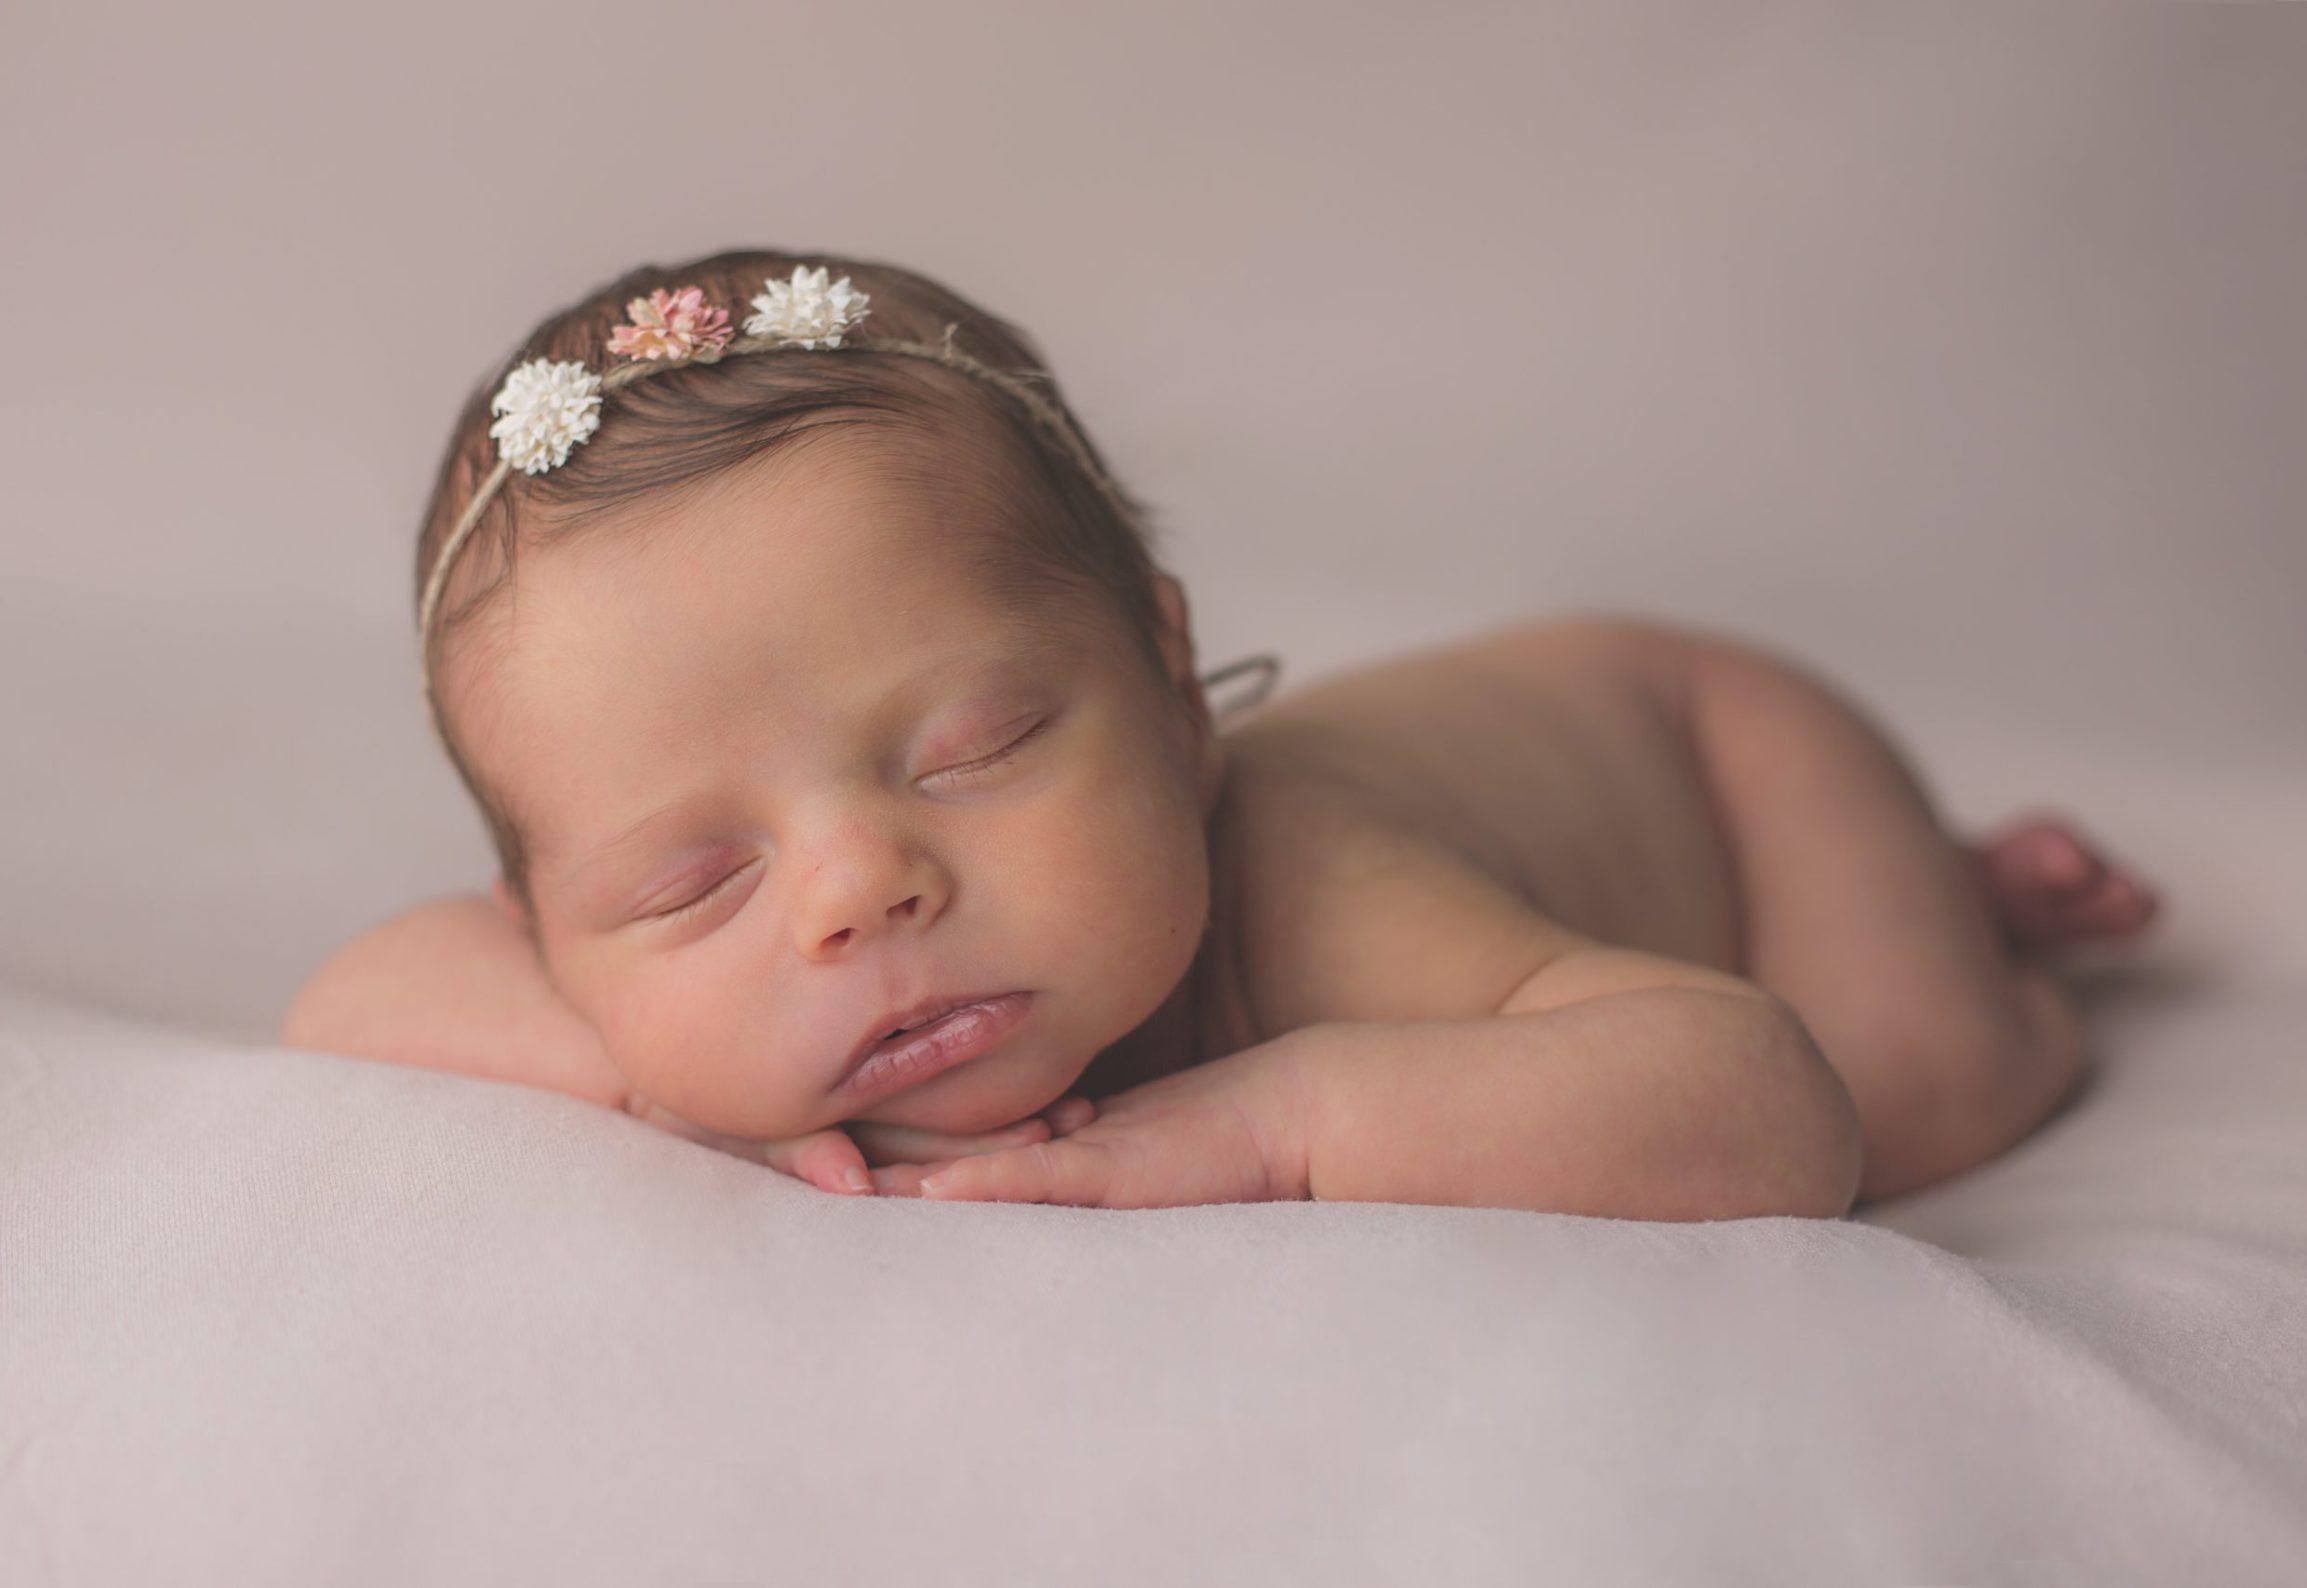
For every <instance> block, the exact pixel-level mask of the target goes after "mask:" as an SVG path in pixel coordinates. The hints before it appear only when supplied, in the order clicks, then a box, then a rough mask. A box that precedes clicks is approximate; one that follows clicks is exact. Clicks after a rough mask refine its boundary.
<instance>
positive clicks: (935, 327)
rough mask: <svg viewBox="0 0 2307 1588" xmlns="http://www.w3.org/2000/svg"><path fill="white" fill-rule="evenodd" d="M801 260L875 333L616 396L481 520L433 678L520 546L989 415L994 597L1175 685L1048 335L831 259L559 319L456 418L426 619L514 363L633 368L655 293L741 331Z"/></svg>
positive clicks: (429, 660)
mask: <svg viewBox="0 0 2307 1588" xmlns="http://www.w3.org/2000/svg"><path fill="white" fill-rule="evenodd" d="M802 264H806V265H809V266H811V267H819V266H821V267H823V268H825V269H826V270H827V271H828V273H829V275H830V276H831V277H832V278H833V279H835V280H838V279H839V278H841V277H842V276H847V277H849V278H850V281H851V284H852V285H853V286H854V287H855V288H856V289H857V290H858V291H860V292H863V293H865V294H867V295H868V297H869V299H870V312H869V318H868V319H867V320H866V322H865V323H864V325H863V326H861V327H859V328H858V329H857V330H854V331H852V332H850V333H849V334H848V335H846V336H845V337H844V338H843V344H842V346H841V348H840V349H838V350H829V349H822V348H820V349H794V350H785V349H779V350H776V351H775V352H773V353H770V354H762V355H749V356H744V357H735V358H728V359H724V360H721V361H718V362H713V363H704V362H699V363H694V364H684V365H680V366H678V367H674V368H667V369H663V370H661V371H653V372H651V374H650V375H649V376H648V377H647V378H645V379H641V380H636V381H633V382H631V383H630V384H627V385H624V386H622V387H619V388H617V389H616V390H614V391H613V392H608V393H604V395H603V398H602V405H601V422H600V427H599V429H598V431H597V432H596V433H595V434H594V435H593V436H592V437H591V439H590V440H588V441H586V442H585V443H583V444H582V445H580V446H578V447H576V448H575V449H574V450H573V451H571V452H570V454H569V456H568V459H567V461H566V462H565V463H563V464H561V465H560V466H558V467H556V468H553V469H551V470H549V471H547V472H545V473H543V474H540V475H534V476H530V475H524V474H520V473H518V472H516V473H514V474H512V475H510V476H508V477H507V478H506V480H505V482H504V485H503V486H502V487H501V488H500V489H499V490H498V491H497V492H496V494H495V495H494V496H493V497H492V498H491V499H490V501H489V502H488V504H487V506H486V507H485V508H484V509H483V511H482V513H481V516H480V518H479V520H478V521H477V522H476V523H475V524H474V526H473V528H472V531H471V533H470V535H469V537H468V538H467V540H466V542H465V544H464V545H463V546H462V547H461V548H459V549H458V551H457V553H456V559H455V563H454V565H453V566H452V567H451V568H450V570H449V571H448V574H447V576H446V583H445V584H444V586H443V588H442V591H441V593H440V596H439V617H438V620H437V621H436V622H435V623H434V625H433V628H434V630H435V631H436V632H434V633H432V634H420V635H419V636H418V643H419V644H420V645H421V646H424V647H426V648H427V650H426V655H425V657H424V658H423V660H424V663H425V665H426V666H427V667H428V670H429V669H432V668H434V667H436V666H437V665H440V664H445V663H446V662H447V661H448V660H449V659H450V657H451V656H452V655H453V654H456V651H457V648H455V647H452V645H451V643H450V640H451V637H452V635H455V634H456V633H458V632H459V631H460V630H466V629H469V628H470V627H471V626H472V625H473V623H474V620H475V619H477V618H478V617H480V616H481V615H482V614H483V613H484V612H485V611H486V610H487V609H488V608H489V606H490V605H491V598H492V597H493V596H494V595H495V594H496V593H497V592H498V591H499V590H500V589H502V588H503V587H504V586H505V585H506V584H507V583H508V582H509V581H510V580H511V578H512V574H513V569H514V558H515V552H516V550H517V548H518V546H519V545H520V544H521V543H522V542H523V541H524V540H525V541H527V542H528V543H529V544H532V545H536V544H545V543H548V542H557V541H559V540H561V539H564V538H566V537H567V536H569V535H571V534H574V533H576V532H579V531H581V530H582V529H584V528H585V527H586V526H588V525H590V524H592V523H594V522H596V521H597V520H599V519H600V518H601V517H603V516H605V515H606V514H607V513H609V512H610V511H611V510H613V509H615V508H617V507H620V506H624V505H627V504H630V503H633V502H635V501H639V500H642V499H645V498H649V497H652V496H656V495H659V494H660V493H667V492H672V491H675V490H677V489H679V488H682V487H685V486H690V485H693V484H696V483H698V482H701V481H703V480H705V479H706V478H708V477H710V476H713V475H716V474H719V473H721V472H722V471H724V470H727V469H730V468H734V467H735V466H737V465H738V464H741V463H743V462H745V461H747V460H748V459H751V458H754V457H758V456H762V455H765V454H767V453H769V452H771V451H774V450H776V449H779V448H781V447H784V446H787V445H790V444H792V443H793V442H795V441H796V440H798V439H800V438H802V437H804V436H805V435H806V434H807V433H808V432H810V431H812V430H816V429H820V428H823V427H825V426H828V425H853V424H864V425H874V424H880V425H889V424H900V425H904V424H911V425H915V426H919V427H922V428H926V429H930V430H935V431H950V430H953V429H954V428H955V427H956V424H957V421H959V422H961V423H962V424H963V425H966V424H967V420H968V418H969V417H970V414H969V412H968V410H974V412H975V414H976V415H979V416H983V417H984V418H989V419H991V420H992V421H993V430H994V433H995V434H996V435H998V436H999V437H1001V438H1002V443H1003V445H1002V451H1003V452H1004V453H1006V456H1004V457H1001V458H996V459H989V460H988V461H989V462H990V463H992V464H993V465H994V466H995V468H994V477H995V478H997V479H999V480H1001V481H1002V482H1003V484H1004V486H1005V487H1007V488H1008V489H1009V490H1010V491H1011V492H1012V493H1013V494H1014V495H1015V497H1016V500H1014V501H1010V502H1005V503H1001V504H998V506H999V508H1000V509H1001V510H1000V511H998V512H995V513H991V514H984V515H979V516H982V517H985V518H986V519H987V520H988V522H989V523H990V524H992V525H994V526H997V527H996V528H995V529H994V531H993V532H992V533H988V534H985V535H982V536H980V537H979V538H978V539H977V540H976V541H974V542H973V543H972V544H971V546H970V547H969V550H970V551H971V552H972V553H974V557H975V561H974V564H973V569H974V572H975V574H976V575H977V577H978V578H979V579H980V580H981V582H982V586H983V588H984V589H985V590H986V591H987V592H988V593H989V595H990V596H991V597H992V598H993V599H994V600H996V601H997V602H999V603H1000V604H1002V605H1004V606H1006V607H1009V608H1010V609H1011V610H1013V611H1015V612H1016V613H1017V614H1018V615H1019V618H1020V620H1021V621H1023V622H1027V623H1029V624H1032V625H1034V626H1036V627H1038V628H1040V629H1042V630H1044V631H1050V630H1060V629H1074V630H1079V629H1080V628H1082V627H1084V626H1085V625H1089V624H1097V625H1100V626H1108V625H1112V624H1115V623H1118V624H1119V625H1120V626H1121V629H1122V630H1123V632H1124V633H1125V634H1126V635H1127V636H1128V637H1129V639H1130V640H1131V641H1132V642H1133V643H1134V644H1135V645H1136V647H1137V649H1138V651H1139V653H1140V655H1141V656H1142V657H1143V658H1144V659H1145V660H1146V662H1147V663H1148V665H1150V666H1151V667H1152V668H1153V669H1154V670H1155V671H1156V672H1157V673H1158V672H1160V671H1161V669H1162V659H1161V653H1160V649H1159V643H1158V640H1157V638H1156V635H1157V634H1158V631H1159V627H1160V608H1159V606H1158V604H1157V600H1156V596H1155V587H1154V571H1155V563H1154V559H1153V555H1152V549H1151V548H1152V543H1153V541H1154V540H1155V538H1156V535H1157V531H1156V530H1155V529H1154V528H1153V527H1152V525H1151V522H1150V514H1149V513H1148V511H1147V509H1146V508H1145V506H1144V504H1143V503H1141V502H1140V501H1139V500H1138V499H1137V498H1135V497H1134V496H1132V495H1130V494H1129V493H1128V492H1127V491H1125V490H1124V489H1123V488H1122V487H1121V485H1120V484H1119V482H1117V481H1116V480H1115V479H1114V478H1113V475H1112V473H1111V471H1110V470H1107V469H1106V467H1105V461H1104V459H1103V457H1102V456H1101V455H1099V453H1098V452H1097V450H1096V448H1095V446H1094V444H1093V443H1092V442H1091V441H1090V439H1089V435H1088V433H1087V431H1085V430H1084V429H1083V428H1082V427H1081V425H1080V424H1079V422H1078V421H1076V420H1075V418H1074V416H1073V412H1072V410H1071V409H1070V408H1069V407H1067V406H1066V403H1065V399H1064V397H1063V396H1062V395H1061V394H1060V393H1059V391H1058V389H1057V382H1056V379H1055V377H1054V376H1053V375H1051V373H1050V372H1049V369H1048V367H1047V365H1046V364H1045V363H1044V362H1043V361H1042V358H1041V356H1040V353H1039V351H1038V349H1037V348H1036V347H1035V345H1034V343H1033V341H1032V339H1031V338H1030V337H1028V336H1027V335H1026V333H1025V332H1024V331H1022V330H1020V329H1019V328H1017V327H1016V326H1014V325H1011V324H1009V323H1008V322H1007V321H1004V320H1001V319H998V318H996V317H995V316H993V315H991V314H988V313H987V312H986V311H985V310H983V309H980V308H978V307H977V306H976V305H975V304H972V303H970V302H969V301H968V300H967V299H965V298H963V297H961V296H960V295H959V294H957V293H955V292H953V291H951V290H950V289H948V288H946V287H943V286H941V285H939V284H938V283H936V282H934V281H931V280H929V279H928V278H927V277H925V276H921V275H918V274H916V273H914V272H912V271H909V270H904V269H901V268H899V267H897V266H894V265H888V264H877V263H872V262H870V261H865V260H856V259H844V258H840V257H838V256H835V255H829V254H815V253H813V254H808V255H798V254H788V253H780V252H774V251H766V250H738V251H731V252H726V253H720V254H714V255H712V256H710V257H707V258H703V259H698V260H694V261H691V262H689V263H686V264H676V265H643V266H641V267H639V268H638V269H635V270H631V271H628V272H626V273H625V274H624V275H622V276H619V277H618V278H617V279H616V280H614V281H611V282H609V283H607V284H606V285H604V286H602V287H600V288H598V289H597V290H595V291H593V292H590V293H588V294H586V295H585V296H584V297H583V298H581V299H579V300H578V301H577V302H575V303H573V304H570V305H569V306H567V307H566V308H563V309H561V310H559V311H558V312H556V313H554V314H552V315H549V316H547V317H546V319H545V320H544V321H543V322H542V323H540V324H539V325H538V326H537V327H536V328H535V329H534V330H533V331H531V332H530V333H529V335H528V336H527V338H526V339H525V340H523V342H522V343H521V345H520V347H519V349H518V350H517V351H515V352H514V353H513V354H512V355H511V356H510V357H509V358H507V359H506V360H505V361H504V362H503V363H502V364H501V365H500V366H499V367H498V369H497V371H496V373H494V374H493V375H491V376H490V377H489V378H488V379H487V380H486V381H485V382H484V383H483V384H482V385H480V386H478V387H476V388H475V389H474V391H473V393H472V395H471V396H470V397H469V398H468V399H467V400H466V402H465V405H464V409H463V411H462V412H461V413H460V414H459V415H458V416H457V421H456V427H455V429H454V430H453V431H452V432H451V434H450V437H449V445H448V450H447V453H446V455H445V456H444V457H443V459H442V461H441V465H440V470H439V473H438V476H437V478H436V480H435V483H434V486H433V492H432V498H431V500H430V501H429V502H428V503H427V504H426V507H425V514H424V522H423V528H422V530H421V532H420V533H419V535H418V537H417V557H416V588H417V591H418V594H419V601H420V604H421V600H422V592H423V590H424V587H425V584H426V581H427V579H428V578H429V577H430V576H431V574H432V572H433V564H434V563H435V561H436V560H437V559H438V557H439V554H440V549H441V547H442V545H443V544H444V542H446V541H447V540H448V538H449V536H450V533H451V531H452V530H453V528H454V526H455V525H456V523H457V521H458V519H459V518H460V517H462V516H463V514H464V512H465V510H466V508H467V507H468V506H469V504H470V503H471V501H472V498H473V495H474V493H475V492H476V491H477V490H478V489H479V488H480V487H481V484H482V482H483V481H484V480H485V479H486V477H487V476H488V474H489V472H490V471H491V470H492V469H493V468H495V467H496V464H497V452H496V443H495V441H494V440H493V439H492V438H491V436H490V434H489V426H490V424H491V422H492V415H491V411H490V406H489V405H490V401H491V399H492V398H493V397H494V396H495V395H496V392H497V389H498V387H499V386H500V385H501V384H502V382H503V380H504V377H505V375H506V374H507V373H508V372H509V371H510V370H511V369H512V368H513V367H515V366H516V365H519V364H523V363H527V362H528V361H530V360H531V359H537V358H549V359H555V360H562V359H574V360H576V361H578V362H580V363H582V364H583V365H584V366H585V367H586V368H587V369H590V370H593V371H596V372H599V371H604V370H607V369H609V368H610V367H611V366H612V365H617V364H623V363H626V362H628V360H626V359H625V358H624V357H623V356H622V355H613V354H611V353H610V352H609V350H608V349H609V338H610V333H611V331H612V330H613V329H614V328H615V327H616V326H617V325H619V324H620V323H622V322H623V321H624V319H625V318H626V314H627V306H628V304H629V302H630V300H632V299H634V298H639V297H646V296H648V294H649V293H650V291H651V290H652V289H654V288H658V287H664V288H667V289H670V290H677V289H679V288H682V287H701V288H703V289H704V296H705V301H706V303H708V304H709V305H715V306H718V307H721V308H724V309H727V310H728V311H729V317H730V323H731V325H732V327H733V328H734V327H736V326H740V325H741V324H742V323H743V321H744V319H745V318H746V313H747V311H746V308H745V305H746V303H747V300H748V299H750V298H751V297H752V296H753V295H754V294H756V293H758V292H760V291H761V290H762V288H763V286H764V284H765V283H766V282H767V281H768V280H769V279H770V278H772V277H775V278H779V279H782V278H785V277H788V276H790V275H791V273H792V271H793V269H794V267H795V266H796V265H802ZM876 341H903V342H910V343H913V344H917V345H918V344H925V343H926V344H940V345H942V346H944V347H946V348H950V349H952V350H953V351H956V352H959V353H961V354H963V355H965V356H966V358H968V359H973V360H975V361H977V362H978V363H979V364H981V365H984V366H989V367H990V368H991V369H992V370H993V371H995V372H998V375H999V376H1006V377H1009V378H1010V379H1013V380H1017V381H1024V382H1028V383H1030V384H1031V385H1032V386H1035V387H1038V388H1039V390H1038V392H1037V393H1036V394H1035V395H1037V396H1038V397H1039V398H1040V399H1041V402H1040V403H1039V404H1033V405H1031V406H1032V407H1039V408H1041V409H1042V415H1041V416H1039V417H1037V416H1036V415H1035V414H1034V413H1033V412H1031V411H1029V405H1028V403H1027V402H1024V401H1021V400H1019V399H1018V398H1016V397H1015V396H1012V395H1009V394H1007V393H1005V392H1004V391H1003V390H1002V389H1001V388H1000V385H999V383H998V381H994V380H986V379H982V378H980V379H969V378H966V376H963V375H957V374H947V373H945V372H944V371H943V370H941V369H937V368H933V367H932V366H931V365H930V364H929V363H928V361H926V360H924V359H922V358H920V357H917V356H914V355H910V354H899V353H875V352H873V351H872V350H871V349H872V346H873V344H874V343H875V342H876ZM1053 411H1054V412H1053ZM1052 417H1053V418H1055V419H1057V420H1060V421H1062V422H1063V423H1064V424H1066V425H1070V426H1071V427H1072V430H1073V435H1072V436H1071V437H1070V438H1067V437H1061V436H1059V435H1056V434H1053V433H1052V429H1051V425H1050V424H1049V423H1047V422H1044V421H1045V419H1047V418H1052ZM979 428H983V427H982V426H980V427H979ZM1077 446H1078V449H1079V450H1078V452H1077V451H1076V447H1077ZM1085 460H1086V462H1087V463H1088V465H1090V467H1091V468H1094V469H1095V470H1096V471H1097V472H1096V475H1093V474H1092V473H1091V472H1090V469H1089V468H1085V467H1084V462H1085ZM1099 476H1102V478H1100V477H1099ZM988 505H994V504H988ZM439 726H440V730H441V740H442V744H443V746H444V747H445V748H446V749H447V751H448V756H449V760H450V763H451V764H452V765H453V766H454V767H455V768H456V771H457V775H458V777H459V778H460V779H461V780H462V781H463V783H464V785H465V788H466V790H467V792H469V793H470V794H471V795H472V797H473V801H474V803H475V804H476V805H478V806H479V807H480V811H481V816H482V819H483V821H484V822H485V823H486V824H487V827H488V831H489V837H490V841H491V843H492V844H493V845H494V847H495V849H496V853H497V862H498V867H499V869H500V870H501V871H502V872H503V874H504V877H505V883H506V886H507V887H508V888H509V889H510V890H511V891H512V892H513V894H514V895H515V896H516V897H517V898H519V899H520V901H521V902H522V904H523V905H524V906H533V901H532V899H531V896H530V893H529V877H528V854H527V848H526V845H525V843H524V842H523V839H522V836H521V829H520V824H519V821H518V817H517V813H516V812H514V811H513V810H512V809H510V808H509V806H508V804H507V802H506V801H505V800H503V799H502V798H501V797H500V796H498V795H497V794H495V793H494V792H493V791H491V790H490V789H489V788H487V787H486V786H485V785H484V784H483V782H482V781H481V779H480V778H479V776H478V775H477V774H476V773H475V772H474V770H473V767H472V765H471V761H470V758H469V755H468V752H467V750H466V749H465V747H464V746H463V745H462V744H461V743H460V742H459V736H458V734H457V732H456V729H455V726H454V724H453V723H452V722H451V721H450V720H449V716H448V712H447V709H446V706H445V704H444V705H443V706H442V708H441V712H440V719H439Z"/></svg>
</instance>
